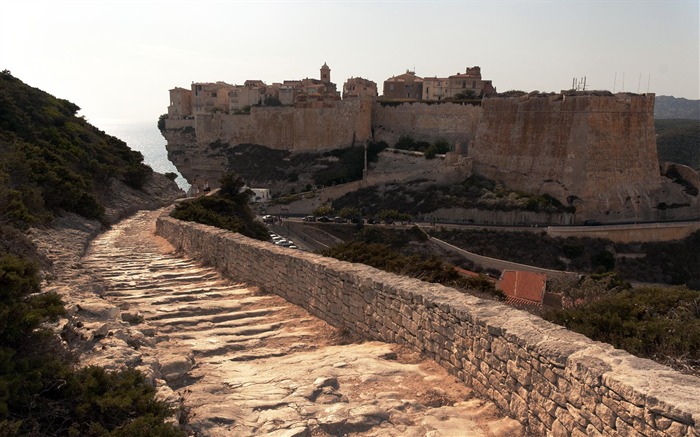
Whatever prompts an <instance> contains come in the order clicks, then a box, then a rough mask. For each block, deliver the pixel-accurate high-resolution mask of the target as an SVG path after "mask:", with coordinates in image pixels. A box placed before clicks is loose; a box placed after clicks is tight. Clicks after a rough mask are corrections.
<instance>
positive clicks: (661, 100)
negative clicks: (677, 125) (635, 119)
mask: <svg viewBox="0 0 700 437" xmlns="http://www.w3.org/2000/svg"><path fill="white" fill-rule="evenodd" d="M654 118H656V119H669V118H673V119H693V120H700V100H689V99H684V98H682V97H680V98H679V97H673V96H656V103H655V104H654Z"/></svg>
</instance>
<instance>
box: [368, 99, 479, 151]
mask: <svg viewBox="0 0 700 437" xmlns="http://www.w3.org/2000/svg"><path fill="white" fill-rule="evenodd" d="M481 114H482V110H481V107H479V106H474V105H469V104H464V105H462V104H458V103H441V104H430V105H429V104H427V103H402V104H400V105H398V106H394V105H386V106H385V105H382V103H380V102H377V103H375V104H374V106H373V108H372V131H373V132H374V140H375V141H386V142H387V143H388V144H389V145H390V146H393V145H394V144H396V142H397V141H398V140H399V138H400V137H401V136H402V135H409V136H411V137H412V138H413V139H415V140H421V141H428V142H434V141H436V140H439V139H445V140H447V141H449V142H450V143H452V144H455V143H461V144H462V145H463V146H464V149H465V150H466V147H467V144H468V143H469V141H471V139H472V138H474V135H475V134H476V129H477V126H478V125H479V120H481Z"/></svg>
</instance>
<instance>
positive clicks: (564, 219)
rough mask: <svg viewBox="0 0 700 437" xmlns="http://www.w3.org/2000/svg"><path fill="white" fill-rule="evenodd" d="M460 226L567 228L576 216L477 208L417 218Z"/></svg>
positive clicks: (430, 213)
mask: <svg viewBox="0 0 700 437" xmlns="http://www.w3.org/2000/svg"><path fill="white" fill-rule="evenodd" d="M433 219H434V220H435V221H436V222H437V223H440V222H446V223H459V224H477V225H479V224H481V225H487V224H497V225H547V226H549V225H554V226H557V225H558V226H567V225H572V224H573V223H574V219H575V215H574V214H570V213H566V212H562V213H546V212H535V211H522V210H514V211H499V210H494V211H490V210H485V209H477V208H440V209H438V210H435V211H433V212H429V213H427V214H423V215H419V216H416V220H419V221H425V222H432V221H433Z"/></svg>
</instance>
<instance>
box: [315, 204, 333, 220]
mask: <svg viewBox="0 0 700 437" xmlns="http://www.w3.org/2000/svg"><path fill="white" fill-rule="evenodd" d="M334 213H335V210H334V209H333V207H332V206H330V205H321V206H319V207H318V208H316V209H314V210H313V212H312V214H313V215H315V216H317V217H321V216H324V215H325V216H328V215H333V214H334Z"/></svg>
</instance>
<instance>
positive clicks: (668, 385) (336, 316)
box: [157, 216, 700, 437]
mask: <svg viewBox="0 0 700 437" xmlns="http://www.w3.org/2000/svg"><path fill="white" fill-rule="evenodd" d="M157 233H158V234H159V235H161V236H163V237H165V238H166V239H168V240H169V241H170V242H171V243H172V244H173V245H174V246H175V247H176V248H177V249H178V250H183V251H184V252H186V253H187V254H189V255H190V256H193V257H195V258H197V259H199V260H201V261H202V262H204V263H206V264H208V265H211V266H212V267H214V268H216V269H218V270H220V271H221V272H223V273H224V274H227V275H230V276H231V277H233V278H235V279H237V280H242V281H244V282H247V283H249V284H254V285H257V286H260V287H261V288H262V289H264V290H267V291H269V292H273V293H275V294H278V295H280V296H282V297H284V298H285V299H287V300H288V301H290V302H292V303H294V304H296V305H299V306H301V307H303V308H305V309H307V310H308V311H309V312H311V313H312V314H314V315H316V316H317V317H320V318H321V319H323V320H325V321H327V322H328V323H330V324H332V325H334V326H336V327H338V328H341V329H349V330H351V331H352V332H354V333H357V334H359V335H362V336H363V337H365V338H372V339H377V340H382V341H388V342H397V343H400V344H405V345H409V346H412V347H414V348H415V349H417V350H419V351H422V352H423V353H425V354H426V355H428V356H429V357H430V358H432V359H433V360H435V361H436V362H438V363H439V364H440V365H442V366H443V367H445V368H446V369H448V370H449V371H450V372H451V373H452V374H454V375H456V376H457V377H459V378H460V379H462V380H463V381H464V382H465V383H466V384H468V385H469V386H471V387H473V388H474V389H475V390H476V391H478V392H479V393H480V394H481V395H483V396H486V397H488V398H490V399H492V400H493V401H494V402H495V403H496V404H498V405H499V406H500V407H501V408H502V409H503V410H504V411H506V412H507V413H508V414H509V415H511V416H513V417H515V418H517V419H518V420H520V421H521V422H522V423H524V424H526V425H527V427H528V428H529V429H530V430H531V431H532V432H533V433H535V434H537V435H546V434H549V435H555V436H577V437H578V436H585V435H588V436H595V435H611V436H612V435H647V436H690V435H700V392H699V391H698V387H700V379H698V378H696V377H692V376H687V375H682V374H680V373H678V372H675V371H673V370H672V369H670V368H668V367H665V366H662V365H659V364H656V363H654V362H652V361H650V360H646V359H640V358H636V357H633V356H631V355H629V354H627V353H626V352H623V351H620V350H616V349H614V348H613V347H612V346H610V345H607V344H603V343H599V342H594V341H592V340H590V339H588V338H586V337H584V336H582V335H579V334H575V333H573V332H570V331H567V330H565V329H564V328H561V327H559V326H556V325H553V324H551V323H548V322H546V321H544V320H542V319H540V318H538V317H536V316H533V315H531V314H529V313H525V312H522V311H519V310H516V309H513V308H511V307H508V306H506V305H504V304H501V303H498V302H493V301H485V300H481V299H478V298H476V297H473V296H470V295H465V294H463V293H460V292H458V291H457V290H454V289H451V288H447V287H443V286H441V285H435V284H428V283H424V282H421V281H419V280H416V279H409V278H405V277H400V276H396V275H392V274H389V273H385V272H381V271H379V270H376V269H374V268H371V267H367V266H363V265H360V264H351V263H347V262H343V261H338V260H334V259H331V258H325V257H322V256H319V255H315V254H311V253H305V252H299V251H290V250H288V249H284V248H280V247H277V246H274V245H272V244H270V243H266V242H260V241H255V240H251V239H248V238H246V237H243V236H241V235H239V234H232V233H230V232H227V231H224V230H221V229H217V228H212V227H209V226H204V225H200V224H195V223H190V222H181V221H178V220H175V219H172V218H170V217H165V216H164V217H161V218H160V219H159V220H158V223H157Z"/></svg>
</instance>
